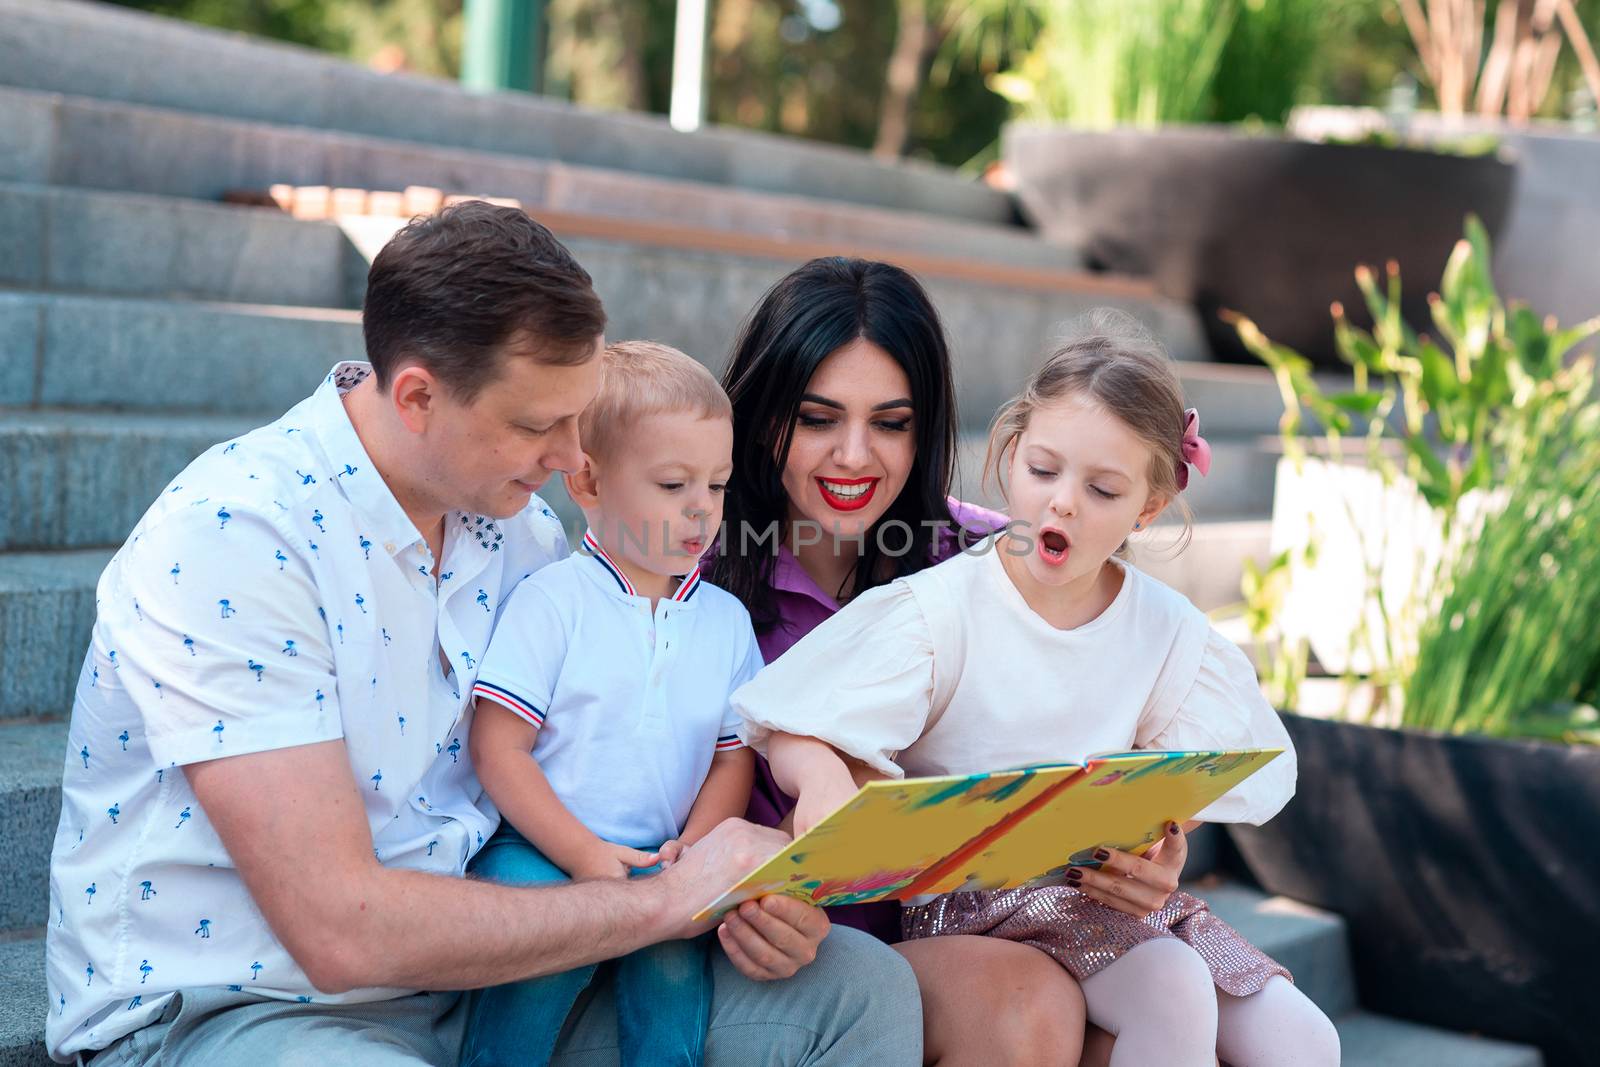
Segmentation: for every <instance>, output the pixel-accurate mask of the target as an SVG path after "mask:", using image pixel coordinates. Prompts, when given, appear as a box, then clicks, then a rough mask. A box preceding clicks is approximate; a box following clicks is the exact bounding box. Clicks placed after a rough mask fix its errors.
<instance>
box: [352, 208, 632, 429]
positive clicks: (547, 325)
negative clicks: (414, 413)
mask: <svg viewBox="0 0 1600 1067" xmlns="http://www.w3.org/2000/svg"><path fill="white" fill-rule="evenodd" d="M605 328H606V313H605V309H604V308H603V307H601V305H600V297H599V296H598V295H597V294H596V293H595V291H594V282H593V280H592V279H591V278H590V277H589V273H588V271H586V270H584V269H583V268H582V267H580V266H579V265H578V261H577V260H575V259H573V258H572V253H571V252H568V251H567V249H566V248H565V247H564V246H563V245H562V244H561V242H560V241H558V240H556V238H555V235H554V234H552V233H551V232H550V231H549V230H547V229H545V227H543V226H541V225H540V224H539V223H537V222H535V221H534V220H533V219H531V218H529V217H528V215H527V213H526V212H524V211H522V210H521V209H519V208H514V207H500V206H496V205H494V204H487V203H484V202H483V201H481V200H469V201H466V202H464V203H460V204H455V205H453V206H451V207H447V208H445V209H444V210H443V211H441V212H439V213H438V214H437V215H427V216H422V217H419V218H416V219H413V220H412V221H411V223H410V225H408V226H406V228H405V229H403V230H401V231H400V232H399V233H397V234H395V236H394V237H393V238H392V239H391V240H390V241H389V243H388V244H386V245H384V246H383V250H382V251H380V252H379V253H378V255H377V257H376V258H375V259H374V260H373V261H372V269H371V270H370V271H369V272H368V273H367V296H366V301H365V304H364V306H363V308H362V330H363V333H364V336H365V338H366V343H367V359H369V360H370V361H371V362H372V369H373V372H374V373H375V374H376V375H377V378H378V382H379V383H380V384H384V385H386V384H388V382H389V379H390V375H392V374H393V373H394V372H395V371H396V370H398V369H399V368H400V367H401V366H402V365H403V364H405V363H408V362H413V361H414V362H417V363H420V364H422V365H423V366H424V367H427V368H428V370H430V371H432V372H433V373H434V374H435V375H437V376H438V377H439V379H440V380H441V381H442V382H444V384H445V386H446V387H447V388H449V389H450V391H451V392H452V393H454V394H455V395H456V396H458V397H459V398H461V399H462V400H466V401H470V400H472V399H473V398H474V397H475V396H476V395H477V394H478V392H479V390H481V389H482V388H483V387H484V386H485V385H487V384H488V383H489V382H490V381H491V380H493V379H494V377H495V375H496V374H497V373H498V372H499V366H498V363H497V359H498V353H499V352H500V350H501V349H502V348H503V347H504V346H505V345H506V344H507V343H516V344H518V345H519V346H520V347H526V348H528V349H529V350H531V352H532V353H533V354H534V355H535V357H536V358H538V359H539V360H541V361H542V362H546V363H556V364H576V363H582V362H584V361H585V360H586V359H588V358H589V357H590V356H591V355H592V354H593V352H594V343H595V340H596V339H597V338H598V337H599V336H600V335H601V334H602V333H603V332H605Z"/></svg>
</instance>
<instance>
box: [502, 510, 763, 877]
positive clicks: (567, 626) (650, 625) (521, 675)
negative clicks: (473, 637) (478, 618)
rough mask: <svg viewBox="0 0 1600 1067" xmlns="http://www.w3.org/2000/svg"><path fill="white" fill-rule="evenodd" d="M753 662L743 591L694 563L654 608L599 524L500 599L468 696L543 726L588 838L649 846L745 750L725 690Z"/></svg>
mask: <svg viewBox="0 0 1600 1067" xmlns="http://www.w3.org/2000/svg"><path fill="white" fill-rule="evenodd" d="M759 670H761V649H760V647H759V646H758V645H757V644H756V634H755V630H754V629H753V628H752V627H751V625H750V613H749V612H748V611H746V610H745V607H744V605H743V604H741V603H740V602H739V600H738V598H737V597H735V596H733V594H731V593H729V592H727V591H726V590H723V589H719V588H717V587H716V586H714V585H712V584H711V583H710V582H706V581H703V580H702V579H701V577H700V568H699V567H695V568H694V569H693V570H691V571H690V572H689V573H688V574H687V575H685V576H684V577H683V580H682V581H680V582H679V583H678V587H677V589H676V590H675V591H674V592H673V594H672V595H671V596H667V597H662V598H661V599H660V600H659V601H658V602H657V603H656V604H655V605H654V606H653V607H652V606H651V603H650V598H649V597H647V596H640V595H638V593H637V591H636V590H635V589H634V588H633V583H632V582H630V581H629V580H628V576H627V575H626V574H625V573H624V572H623V570H622V568H621V567H618V566H617V564H616V562H615V561H614V560H613V559H612V557H611V556H610V555H609V554H608V553H607V552H606V550H605V549H604V548H603V547H601V545H600V542H599V541H598V540H597V539H596V538H595V536H594V533H593V531H591V532H589V533H588V534H586V535H585V536H584V538H583V547H582V548H581V549H579V550H578V552H576V553H574V554H573V555H571V556H568V557H567V558H566V559H564V560H562V561H561V562H560V563H556V564H552V565H551V566H549V567H546V568H545V569H544V570H542V571H539V572H538V573H537V574H535V575H533V576H532V577H531V578H528V579H526V580H525V581H524V582H523V583H522V584H521V585H519V586H518V587H517V590H516V592H515V593H514V594H513V595H512V596H511V598H510V600H508V601H507V602H506V607H505V611H504V613H503V614H502V615H501V618H500V623H499V625H498V626H497V627H496V628H495V634H494V640H493V641H491V642H489V651H488V654H487V655H485V656H484V658H483V669H482V670H481V671H479V672H478V680H477V682H476V683H475V684H474V686H473V692H474V694H475V695H477V696H478V697H481V698H482V699H485V700H492V701H494V702H495V703H496V704H500V705H502V706H503V707H505V708H507V709H509V710H510V711H511V712H512V713H514V714H516V715H517V716H519V717H520V718H522V719H525V720H526V721H528V722H529V723H532V724H533V725H534V726H536V727H538V728H539V739H538V743H537V744H536V745H535V746H534V749H533V758H534V759H536V760H538V761H539V768H540V770H542V771H543V772H544V774H545V777H546V778H547V779H549V781H550V788H551V790H552V791H553V792H554V793H555V795H556V797H557V798H558V799H559V800H560V801H561V803H562V804H564V805H565V806H566V808H567V810H568V811H570V812H571V813H572V814H573V816H574V817H575V818H576V819H577V820H578V821H579V822H581V823H583V825H584V826H585V827H587V828H588V829H589V831H590V832H591V833H593V834H594V835H595V836H597V837H599V838H600V839H601V840H604V841H611V842H615V843H616V844H619V845H630V846H632V847H634V848H642V849H646V850H650V849H654V848H655V847H656V846H658V845H660V844H661V843H662V842H663V841H670V840H672V839H673V838H676V837H677V836H678V835H679V834H680V833H682V832H683V826H684V823H685V822H686V821H687V820H688V818H689V809H690V808H691V807H693V805H694V801H695V798H696V797H698V796H699V795H700V787H701V786H703V785H704V784H705V780H706V773H707V772H708V771H709V770H710V769H711V757H712V755H713V754H714V753H716V752H725V751H731V750H733V749H736V748H741V747H743V745H744V742H743V741H741V740H739V734H738V730H739V726H740V723H741V722H742V720H741V719H740V718H739V714H738V712H736V711H734V710H733V707H732V705H730V704H729V703H728V698H729V696H730V695H731V694H732V693H733V691H734V690H735V689H738V688H739V687H740V686H742V685H743V684H744V683H745V682H748V681H749V680H750V679H752V678H754V677H755V676H756V672H757V671H759Z"/></svg>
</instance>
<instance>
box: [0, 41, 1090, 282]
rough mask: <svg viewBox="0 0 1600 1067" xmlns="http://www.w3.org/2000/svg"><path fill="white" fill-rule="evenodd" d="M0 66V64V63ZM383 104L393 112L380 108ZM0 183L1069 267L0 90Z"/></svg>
mask: <svg viewBox="0 0 1600 1067" xmlns="http://www.w3.org/2000/svg"><path fill="white" fill-rule="evenodd" d="M0 65H3V63H0ZM385 106H386V107H391V108H393V107H396V106H397V105H396V103H395V101H393V100H390V101H388V103H387V104H386V105H385ZM0 149H5V151H0V180H4V181H14V182H27V183H32V184H36V185H67V186H78V187H82V188H89V189H103V190H109V191H117V192H138V193H155V194H161V195H166V196H180V197H192V198H195V199H199V200H219V199H221V198H222V196H223V195H224V194H225V193H227V192H228V191H230V190H235V189H263V190H264V189H266V188H267V187H268V186H270V185H272V184H274V183H279V182H282V183H287V184H290V185H330V186H350V187H355V188H361V189H403V188H405V187H406V186H409V185H426V186H432V187H435V188H438V189H443V190H446V191H448V192H459V193H471V194H476V195H482V196H500V197H511V198H514V199H516V200H519V201H520V202H521V203H522V204H523V205H524V206H526V207H527V208H528V209H529V210H530V211H534V212H535V213H537V211H538V210H541V209H549V210H557V211H572V212H586V213H591V214H598V215H606V216H611V217H614V218H622V219H637V220H644V221H648V220H660V219H671V220H673V221H674V222H676V223H679V224H682V225H689V226H698V227H704V228H707V229H713V230H720V231H724V232H728V233H739V234H749V235H755V236H763V237H768V238H779V239H782V238H787V239H805V240H825V241H838V242H848V243H850V244H853V245H858V246H860V245H868V246H872V247H875V248H882V249H889V250H903V251H908V252H912V251H915V252H922V253H929V254H940V255H946V256H951V257H956V258H964V259H976V260H982V261H987V262H993V263H998V264H1009V265H1012V266H1016V265H1028V266H1034V267H1041V268H1065V269H1071V268H1076V267H1079V266H1080V265H1081V263H1082V260H1081V257H1079V256H1078V255H1077V253H1076V252H1075V251H1074V250H1072V249H1069V248H1066V247H1064V246H1061V245H1056V244H1052V243H1050V242H1047V241H1045V240H1043V239H1042V238H1039V237H1038V236H1035V235H1034V234H1033V233H1032V232H1031V231H1028V230H1023V229H1021V228H1018V227H1013V226H1003V225H997V224H992V223H990V224H985V223H981V222H975V221H968V220H964V219H959V218H947V217H940V216H936V215H931V214H923V213H918V212H915V211H912V210H906V209H904V207H901V206H897V207H888V206H873V207H868V206H862V205H858V204H850V203H843V202H838V201H827V200H816V199H810V198H806V197H800V196H792V195H787V194H779V193H770V192H758V191H753V190H748V189H729V188H728V187H727V186H720V185H713V184H709V183H706V182H698V181H686V180H681V179H673V178H665V177H657V176H653V175H650V174H641V173H633V172H627V171H622V170H610V169H603V168H598V167H588V166H579V165H574V164H572V163H567V162H558V161H553V160H542V159H529V158H526V157H519V156H512V155H505V154H501V153H497V152H487V151H472V150H468V149H463V148H449V147H439V146H436V145H427V144H419V143H416V142H415V141H406V140H389V139H384V138H378V137H367V136H360V135H357V134H351V133H340V132H334V131H328V130H316V129H307V128H305V127H299V126H283V125H272V124H269V123H266V122H260V121H252V120H247V119H238V118H220V117H215V116H210V115H197V114H193V113H190V112H184V111H173V110H169V109H163V108H153V107H145V106H140V105H135V104H128V103H122V102H118V101H113V100H97V99H90V98H88V97H81V96H59V95H56V94H54V93H40V92H35V91H33V90H29V89H6V88H0Z"/></svg>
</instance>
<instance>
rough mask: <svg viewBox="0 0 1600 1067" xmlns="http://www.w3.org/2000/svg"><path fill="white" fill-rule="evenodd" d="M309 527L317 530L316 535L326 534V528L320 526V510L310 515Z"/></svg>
mask: <svg viewBox="0 0 1600 1067" xmlns="http://www.w3.org/2000/svg"><path fill="white" fill-rule="evenodd" d="M311 525H313V526H315V527H316V528H317V532H318V533H327V532H328V528H327V527H326V526H324V525H322V509H321V508H317V509H316V510H315V511H313V512H312V513H311Z"/></svg>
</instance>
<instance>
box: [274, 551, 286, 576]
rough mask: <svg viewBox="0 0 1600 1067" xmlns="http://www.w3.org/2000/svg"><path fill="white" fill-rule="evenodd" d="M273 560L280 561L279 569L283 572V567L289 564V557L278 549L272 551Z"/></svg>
mask: <svg viewBox="0 0 1600 1067" xmlns="http://www.w3.org/2000/svg"><path fill="white" fill-rule="evenodd" d="M272 558H273V559H275V560H277V561H278V569H279V570H280V571H281V570H283V565H284V564H285V563H288V562H289V557H288V556H285V555H284V554H283V549H281V548H276V549H273V551H272Z"/></svg>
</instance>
